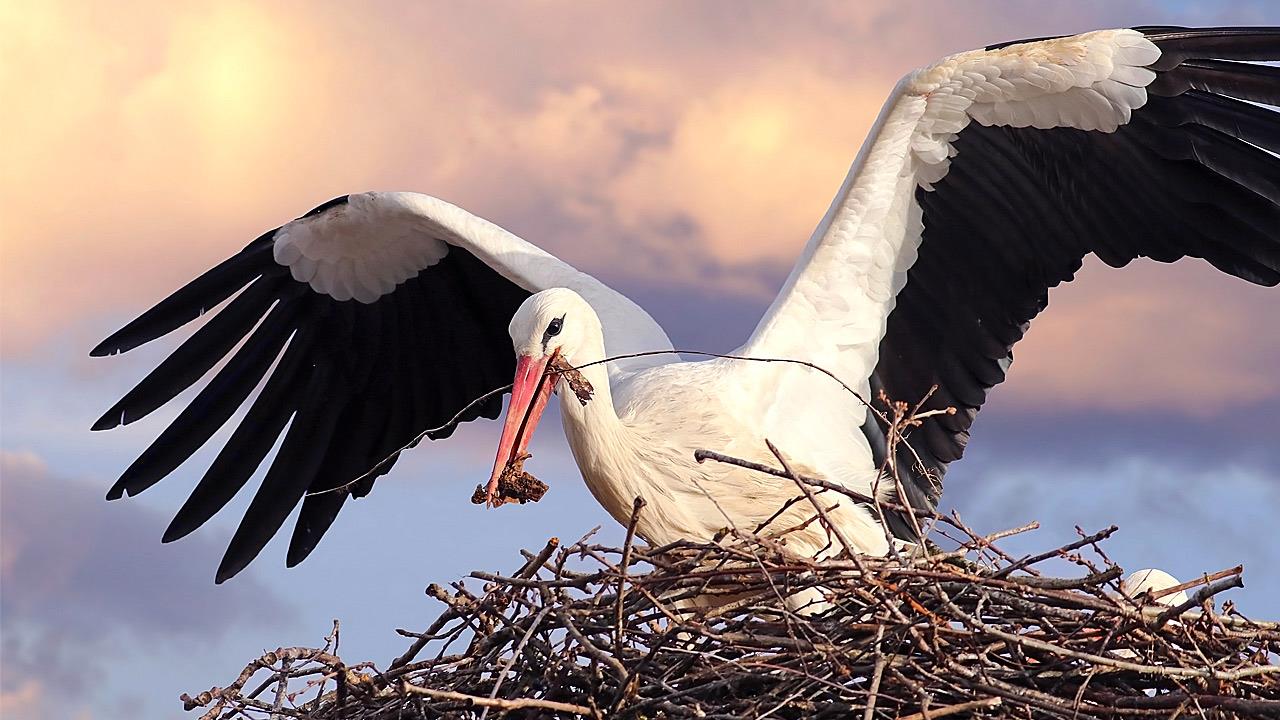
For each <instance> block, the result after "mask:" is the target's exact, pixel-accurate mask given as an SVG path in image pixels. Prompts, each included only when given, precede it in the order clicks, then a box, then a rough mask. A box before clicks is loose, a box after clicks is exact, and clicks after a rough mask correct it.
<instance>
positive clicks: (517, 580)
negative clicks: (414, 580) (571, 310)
mask: <svg viewBox="0 0 1280 720" xmlns="http://www.w3.org/2000/svg"><path fill="white" fill-rule="evenodd" d="M642 505H643V503H639V502H637V506H636V512H637V513H640V512H643V509H642ZM925 520H926V522H927V524H928V526H929V528H930V530H931V537H933V538H935V539H937V540H938V544H934V543H932V542H930V543H929V544H928V546H927V547H926V548H924V549H916V550H914V552H912V553H910V554H905V553H899V554H897V555H896V556H891V557H865V556H855V555H847V554H843V553H842V554H841V555H840V556H838V557H837V558H835V559H831V560H825V561H812V560H804V559H798V558H796V557H795V556H794V555H792V554H790V553H788V551H787V550H786V548H785V547H784V546H782V545H780V544H779V543H778V542H777V541H776V540H772V539H769V538H767V537H764V536H761V535H757V534H755V533H747V532H741V531H729V532H726V533H725V535H724V536H723V537H722V538H721V539H720V541H719V542H718V543H714V544H703V543H694V542H682V543H677V544H673V545H668V546H665V547H657V548H653V547H646V546H644V545H642V544H636V543H633V542H632V537H633V533H632V532H629V533H628V541H627V544H626V546H624V547H621V548H617V547H606V546H603V545H600V544H596V543H595V542H593V540H592V539H591V535H588V536H587V537H586V538H583V539H582V540H580V541H578V542H577V543H574V544H572V545H570V546H568V547H560V546H559V543H557V541H556V540H554V539H553V540H551V541H550V542H549V543H548V544H547V545H546V547H544V548H543V549H542V550H541V551H540V552H537V553H531V552H525V553H524V556H525V561H524V563H523V565H522V566H521V567H520V568H519V569H518V570H516V571H515V572H512V573H510V574H508V575H500V574H492V573H486V572H474V573H471V575H470V578H471V580H470V581H468V582H467V583H463V582H455V583H453V584H452V587H451V588H449V589H446V588H443V587H440V586H438V585H432V586H431V587H429V588H427V594H428V595H430V596H431V597H433V598H435V599H437V600H439V601H440V602H442V603H443V604H444V609H443V610H442V611H441V612H440V613H439V615H438V616H437V617H436V619H435V620H434V622H431V623H430V624H429V626H428V627H427V628H426V629H425V630H424V631H422V632H410V631H406V630H398V631H397V632H399V633H400V634H401V635H403V636H405V637H407V638H410V639H412V642H411V645H410V647H409V649H408V650H407V651H406V652H405V653H404V654H402V655H401V656H400V657H398V658H396V659H395V660H393V661H391V662H390V663H389V664H386V665H383V666H377V665H374V664H372V663H359V664H348V663H347V662H346V661H345V660H344V659H342V658H341V657H339V655H338V650H337V648H338V644H339V643H338V640H339V632H338V626H337V623H335V625H334V629H333V633H332V634H331V635H330V636H329V637H328V640H327V642H326V643H325V644H324V645H323V646H322V647H318V648H281V649H278V650H276V651H274V652H270V653H267V654H265V655H263V656H262V657H260V658H258V659H257V660H255V661H254V662H252V663H250V664H249V665H248V666H247V667H246V668H245V669H244V671H243V673H241V675H240V676H239V677H238V678H236V680H235V681H234V682H233V683H231V684H230V685H229V686H227V687H226V688H214V689H212V690H210V691H207V692H203V693H200V694H199V695H198V696H196V697H190V696H187V695H184V696H183V701H184V702H185V703H186V706H187V709H188V710H191V709H195V708H197V707H203V708H206V709H207V712H206V713H205V715H204V717H205V718H208V719H210V720H213V719H215V718H230V717H252V718H268V717H294V718H316V719H320V718H352V719H359V720H365V719H368V720H372V719H374V718H437V717H476V718H483V717H500V716H504V715H505V716H511V717H548V718H551V717H574V716H583V717H595V718H606V717H607V718H677V717H703V718H741V717H752V718H754V717H764V716H769V717H779V718H811V717H812V718H823V717H840V718H845V717H859V718H899V719H900V720H903V719H907V720H921V719H924V718H942V717H949V718H969V717H992V718H1039V717H1049V718H1119V717H1172V716H1181V715H1191V716H1196V717H1224V718H1226V717H1230V718H1263V717H1267V718H1275V717H1280V665H1277V664H1276V660H1277V657H1278V656H1277V653H1280V625H1278V624H1276V623H1267V622H1259V621H1254V620H1250V619H1248V618H1246V617H1244V616H1243V615H1241V614H1240V613H1239V612H1238V611H1237V610H1236V609H1235V608H1234V607H1233V606H1232V603H1231V602H1230V601H1227V602H1224V603H1221V606H1220V607H1217V608H1216V609H1215V607H1214V603H1215V596H1216V595H1218V594H1219V593H1221V592H1222V591H1224V590H1227V589H1230V588H1232V587H1238V586H1240V585H1241V576H1240V572H1241V569H1240V568H1232V569H1230V570H1225V571H1223V572H1220V573H1214V574H1212V575H1207V576H1205V577H1202V578H1200V579H1199V580H1198V581H1195V582H1192V583H1184V585H1186V586H1189V587H1188V588H1187V592H1188V594H1190V595H1191V597H1190V599H1189V600H1188V601H1187V602H1186V603H1182V604H1181V605H1179V606H1176V607H1168V606H1166V605H1162V604H1158V603H1156V602H1155V598H1154V597H1152V596H1150V595H1144V596H1143V597H1139V598H1129V597H1126V596H1123V595H1121V594H1120V593H1119V592H1118V585H1117V580H1118V578H1119V577H1120V576H1121V573H1122V571H1121V569H1120V568H1119V567H1117V566H1115V565H1114V564H1112V563H1111V562H1110V560H1108V559H1107V556H1106V554H1105V553H1104V551H1103V549H1102V547H1101V544H1102V543H1103V541H1104V540H1105V539H1106V538H1107V537H1108V536H1109V535H1110V534H1111V533H1112V532H1113V531H1114V530H1115V528H1114V527H1113V528H1108V529H1106V530H1103V531H1102V532H1099V533H1095V534H1093V535H1085V534H1084V533H1083V532H1081V533H1080V537H1079V538H1078V539H1076V540H1075V541H1074V542H1071V543H1068V544H1066V545H1063V546H1060V547H1057V548H1053V549H1052V550H1049V551H1047V552H1044V553H1040V554H1038V555H1035V556H1029V557H1021V558H1015V557H1012V556H1010V555H1008V554H1006V553H1005V552H1004V551H1002V550H1001V549H1000V547H999V542H1000V541H1001V539H1002V538H1004V537H1007V536H1008V535H1011V534H1016V533H1018V532H1026V531H1028V530H1030V529H1033V528H1034V524H1032V525H1029V526H1026V527H1024V528H1019V529H1018V530H1014V531H1006V532H1003V533H996V534H993V535H988V536H981V535H978V534H976V533H974V532H973V531H971V530H969V529H968V528H966V527H965V526H964V525H963V524H962V523H961V522H960V520H959V518H958V517H956V516H954V515H953V516H950V517H943V516H938V515H933V514H928V517H926V518H925ZM634 527H635V523H634V519H633V522H632V529H633V530H634ZM1063 560H1065V561H1066V563H1070V564H1066V563H1063ZM1049 563H1052V564H1053V565H1054V566H1055V567H1057V569H1058V570H1059V571H1060V574H1064V575H1068V576H1069V577H1049V576H1047V575H1046V574H1045V572H1043V570H1044V567H1045V565H1046V564H1049ZM1071 567H1074V568H1076V571H1075V572H1070V571H1068V572H1062V570H1063V568H1067V569H1068V570H1069V569H1070V568H1071ZM1180 587H1181V586H1180ZM811 588H816V589H817V591H816V592H819V593H821V594H822V595H823V596H825V597H826V599H827V601H828V602H829V603H830V607H829V608H827V609H825V610H824V611H822V612H820V613H817V614H815V613H814V612H812V609H810V610H809V611H806V610H804V609H801V610H799V611H797V610H796V609H795V608H794V607H793V606H794V605H796V601H795V599H794V596H795V594H796V593H797V592H800V591H804V590H806V589H811ZM809 592H810V593H811V594H812V593H814V592H815V591H813V590H810V591H809ZM1169 592H1172V590H1169V591H1166V592H1165V593H1164V594H1166V595H1167V594H1168V593H1169ZM789 598H790V600H789ZM699 608H700V609H699Z"/></svg>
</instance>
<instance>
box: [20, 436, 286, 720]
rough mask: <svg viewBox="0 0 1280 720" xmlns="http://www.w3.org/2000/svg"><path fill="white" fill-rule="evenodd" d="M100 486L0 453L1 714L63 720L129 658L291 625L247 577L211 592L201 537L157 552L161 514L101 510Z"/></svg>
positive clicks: (212, 557) (24, 456) (209, 547)
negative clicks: (244, 630)
mask: <svg viewBox="0 0 1280 720" xmlns="http://www.w3.org/2000/svg"><path fill="white" fill-rule="evenodd" d="M101 490H102V489H101V488H100V487H96V486H92V485H89V484H87V483H84V482H80V481H76V480H69V479H65V478H61V477H58V476H56V475H52V474H50V473H49V471H48V470H47V468H46V467H45V464H44V463H43V462H42V461H41V459H40V458H38V457H36V456H35V455H33V454H30V453H17V452H10V451H0V494H2V495H3V502H0V548H2V549H3V552H2V554H0V604H2V605H3V606H4V623H5V632H4V639H3V641H2V643H3V653H4V658H5V674H4V679H3V683H0V693H2V697H3V702H4V703H5V704H6V706H9V705H14V706H21V707H28V706H29V707H38V708H45V709H46V710H47V711H48V712H49V713H50V716H51V717H52V716H65V713H66V712H68V711H72V710H75V709H77V708H80V707H81V706H82V705H85V704H87V703H89V702H90V701H91V700H92V701H93V702H97V701H98V700H100V698H97V697H95V695H94V693H95V692H96V687H95V686H96V684H97V682H96V681H95V679H94V678H95V677H101V676H103V675H105V674H108V673H110V672H111V670H112V669H113V668H114V667H117V666H119V664H120V663H125V662H127V660H126V659H127V657H128V656H129V655H130V653H132V652H149V653H158V652H163V648H169V649H173V648H175V647H179V646H180V645H181V644H190V643H195V644H197V645H199V646H201V647H206V648H207V647H208V646H209V644H210V643H215V644H216V643H217V642H218V641H219V639H221V638H223V637H224V636H225V635H227V634H228V633H230V632H232V630H233V629H234V628H237V627H242V626H246V625H247V626H263V627H272V626H275V627H278V626H279V625H280V624H282V623H285V622H286V621H287V618H288V617H289V613H288V612H287V610H286V606H285V603H284V602H283V601H282V600H281V599H280V598H279V597H278V596H276V595H275V594H274V593H272V592H270V591H268V590H267V589H266V588H265V587H264V586H262V585H261V584H260V583H258V582H257V581H256V580H254V579H253V578H252V576H250V577H249V578H247V579H246V581H245V582H243V583H234V584H231V585H228V586H214V585H213V584H212V582H210V580H209V577H208V569H209V568H210V567H213V566H214V565H215V564H216V560H217V558H218V556H219V551H218V547H217V546H216V545H215V544H214V542H212V541H211V540H210V539H209V538H208V537H205V536H201V537H193V538H191V539H190V540H188V541H184V542H183V543H180V544H178V545H176V546H162V545H161V544H160V543H159V542H158V538H159V536H160V532H161V530H162V529H163V527H164V524H165V518H163V517H161V516H160V515H159V514H158V513H156V512H155V511H151V510H146V509H143V508H142V507H140V506H136V505H135V506H132V507H129V508H112V510H114V512H108V511H107V510H108V509H107V508H106V506H105V503H104V502H103V501H102V500H101V495H102V492H101ZM206 535H207V533H206ZM139 648H147V650H145V651H141V650H139ZM108 659H110V662H108ZM138 687H139V685H137V684H135V685H134V687H133V688H132V690H136V689H137V688H138ZM53 688H56V691H55V690H53ZM55 709H56V710H57V711H58V712H57V713H56V714H55V713H54V710H55ZM21 714H22V715H23V716H26V717H34V716H35V715H32V714H30V713H27V712H23V713H21ZM6 715H8V714H7V713H6Z"/></svg>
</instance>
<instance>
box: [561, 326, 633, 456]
mask: <svg viewBox="0 0 1280 720" xmlns="http://www.w3.org/2000/svg"><path fill="white" fill-rule="evenodd" d="M593 350H594V349H593ZM577 355H578V356H579V357H588V358H590V359H589V360H581V359H578V357H575V358H574V360H573V363H574V364H575V365H576V366H578V367H581V368H582V369H581V370H580V371H579V372H581V373H582V375H583V377H585V378H586V380H587V382H589V383H591V389H592V394H591V399H590V400H588V401H587V403H586V404H585V405H584V404H583V403H582V402H581V401H580V400H579V399H578V396H577V395H575V394H574V392H573V389H572V388H571V387H569V382H568V381H567V380H565V379H564V378H560V379H559V380H558V381H557V384H556V390H557V392H558V393H559V395H560V414H561V416H562V417H563V418H564V425H565V431H566V432H567V433H569V434H570V436H571V437H570V441H571V442H572V441H573V440H574V437H575V436H576V437H580V438H587V437H591V438H593V439H594V440H595V441H596V442H600V441H604V440H610V439H613V440H616V439H618V437H617V436H618V435H619V434H620V433H624V432H626V428H625V427H624V426H623V424H622V421H621V420H619V419H618V412H617V410H616V409H614V407H613V388H612V387H610V385H609V371H608V370H607V369H606V365H605V363H599V364H597V365H592V364H590V363H592V362H595V361H597V360H600V359H603V358H604V343H603V341H602V342H601V343H600V347H599V348H598V352H586V353H578V354H577Z"/></svg>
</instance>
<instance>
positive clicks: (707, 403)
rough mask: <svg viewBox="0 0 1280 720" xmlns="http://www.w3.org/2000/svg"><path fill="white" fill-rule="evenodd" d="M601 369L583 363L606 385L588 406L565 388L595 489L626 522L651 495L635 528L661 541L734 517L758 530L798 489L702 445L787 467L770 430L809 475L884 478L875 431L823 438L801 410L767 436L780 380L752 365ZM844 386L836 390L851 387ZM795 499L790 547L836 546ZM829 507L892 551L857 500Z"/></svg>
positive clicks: (870, 543) (810, 551) (879, 548)
mask: <svg viewBox="0 0 1280 720" xmlns="http://www.w3.org/2000/svg"><path fill="white" fill-rule="evenodd" d="M601 367H602V366H592V367H588V368H587V369H586V370H584V372H585V373H587V374H588V379H589V380H590V381H591V382H592V385H593V386H594V387H597V388H600V391H599V392H598V393H597V395H596V396H595V397H594V398H592V400H591V401H590V402H588V403H587V404H586V405H582V404H581V403H579V402H578V400H577V398H576V397H575V396H574V394H573V392H572V391H570V390H569V389H568V388H567V387H562V388H560V410H561V418H562V420H563V423H564V430H565V437H566V438H567V439H568V441H569V447H570V449H571V450H572V451H573V456H574V459H575V460H576V461H577V464H578V468H579V469H580V470H581V472H582V477H583V480H584V481H585V482H586V484H587V488H588V489H589V490H590V491H591V494H592V495H593V496H594V497H595V498H596V500H597V501H599V502H600V504H601V505H602V506H603V507H604V508H605V510H607V511H608V512H609V514H610V515H611V516H613V518H614V519H615V520H617V521H618V522H620V523H622V524H624V525H625V524H627V523H628V522H629V519H630V516H631V513H632V503H633V501H634V499H635V498H637V497H639V498H642V499H643V500H644V501H645V503H646V508H645V510H644V512H643V513H641V515H640V517H639V521H638V523H637V527H636V530H637V532H638V533H639V534H640V535H641V537H644V538H645V539H647V540H648V541H650V542H652V543H656V544H665V543H669V542H675V541H677V540H681V539H697V540H709V539H711V538H712V537H714V536H715V535H716V534H717V533H719V532H721V531H723V530H725V529H726V528H729V527H730V526H735V527H739V528H741V529H743V530H747V531H750V530H754V529H755V528H756V527H758V526H759V525H760V524H761V523H763V522H764V521H765V520H767V519H768V518H769V517H770V515H772V514H773V513H774V512H775V511H776V510H778V509H779V508H781V507H782V506H783V505H784V504H785V503H787V502H788V501H789V500H792V499H794V498H795V497H796V496H797V495H798V493H799V491H798V489H797V488H796V486H795V485H794V484H792V483H790V482H786V481H781V482H780V481H779V480H778V478H775V477H771V476H767V475H761V474H760V473H758V472H753V471H750V470H746V469H743V468H741V467H737V466H734V465H726V464H722V463H699V462H697V461H696V460H695V459H694V452H695V451H696V450H699V449H716V450H718V451H720V452H724V453H727V454H729V455H732V456H734V457H740V458H743V459H749V460H757V461H760V462H768V463H772V464H775V465H776V463H777V460H776V459H775V458H772V457H771V456H770V453H769V451H768V450H767V447H766V444H765V440H766V439H770V440H772V441H774V442H775V444H777V445H778V446H780V447H782V448H786V452H787V454H788V457H789V458H791V459H793V460H794V461H795V466H796V467H797V468H799V469H800V470H803V471H805V473H806V474H810V475H814V476H819V477H830V478H840V479H841V481H842V482H844V483H846V484H848V485H849V486H850V487H851V489H854V490H857V491H858V492H860V493H862V494H864V495H871V494H872V493H873V492H874V489H873V488H874V487H876V486H878V485H879V483H878V482H877V477H878V471H877V468H876V466H875V464H874V463H873V462H872V456H871V455H872V454H871V449H870V446H869V445H868V444H867V443H866V441H865V439H862V438H852V440H853V441H852V442H849V441H847V440H848V439H846V441H845V442H840V443H836V444H835V448H832V447H822V446H821V445H822V439H823V438H825V437H828V435H827V433H825V432H823V433H816V432H813V431H812V428H806V427H805V425H806V423H805V422H804V420H803V419H801V418H796V423H795V428H794V430H793V431H792V432H783V433H781V434H779V435H774V436H773V437H771V438H767V434H766V433H765V432H764V430H763V429H762V427H761V426H760V423H759V422H758V421H759V419H760V417H761V415H760V414H759V413H758V412H756V411H757V410H758V409H759V408H760V406H761V405H763V404H767V403H768V402H769V397H768V396H769V395H770V394H771V393H770V386H769V385H766V384H761V383H760V382H759V378H758V377H753V375H754V374H755V373H753V372H752V371H753V370H754V368H751V367H749V366H748V365H744V364H743V363H742V362H734V361H732V360H723V359H716V360H704V361H700V362H673V363H668V364H665V365H661V366H657V367H653V368H648V369H644V370H639V371H636V372H634V373H628V374H619V375H617V376H615V377H614V378H609V377H608V373H606V372H605V371H604V370H602V369H599V368H601ZM787 371H791V372H798V371H800V370H799V368H794V369H791V370H784V372H787ZM559 382H561V383H564V381H563V380H561V381H559ZM828 382H831V383H832V385H834V381H830V380H828ZM836 388H837V391H836V392H832V391H831V390H830V389H828V394H830V395H833V396H836V397H839V396H840V395H844V393H843V392H840V391H839V390H838V386H836ZM846 397H847V398H848V400H849V401H851V403H853V402H857V400H856V398H854V397H853V396H851V395H846ZM841 400H843V398H841ZM851 403H849V404H851ZM837 404H844V403H837ZM851 410H852V408H851ZM813 413H814V415H813V417H815V418H821V417H830V415H829V414H826V413H824V412H822V411H821V410H819V409H817V408H814V409H813ZM815 441H816V442H815ZM833 449H835V450H838V452H837V453H833V452H832V450H833ZM793 508H794V510H793V511H791V512H789V513H787V514H785V515H783V516H781V517H779V518H778V519H777V520H776V521H775V522H773V523H770V528H771V529H772V530H774V531H784V530H788V529H792V532H788V533H786V542H787V544H788V545H789V546H790V547H791V548H793V549H794V550H796V551H797V552H798V553H801V554H803V555H806V556H814V555H818V554H821V552H822V551H824V549H827V548H832V547H833V545H832V543H831V539H830V538H828V537H827V535H826V533H825V532H823V529H822V527H821V525H819V524H817V523H810V524H809V525H807V526H806V527H804V528H802V529H799V530H794V528H796V527H797V526H799V525H802V524H803V523H804V521H805V520H807V519H809V518H810V517H811V516H812V514H813V510H812V509H811V508H809V507H808V506H805V505H793ZM824 508H825V509H828V514H829V516H830V517H831V518H832V520H833V522H837V523H839V524H840V525H841V530H842V531H843V532H844V534H845V536H846V537H847V538H848V539H850V541H851V542H854V543H856V544H858V545H859V547H858V548H857V549H858V550H860V551H862V552H868V553H883V552H884V550H885V548H886V545H885V532H884V530H883V529H882V528H881V527H880V526H879V525H877V524H876V523H875V522H874V521H873V520H872V518H871V516H870V514H869V513H868V512H867V511H866V510H865V509H863V508H858V507H855V506H854V505H852V504H851V503H850V502H849V501H848V500H847V499H845V500H844V502H843V503H842V502H840V501H838V500H835V499H832V500H831V502H829V503H825V504H824Z"/></svg>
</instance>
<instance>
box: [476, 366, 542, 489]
mask: <svg viewBox="0 0 1280 720" xmlns="http://www.w3.org/2000/svg"><path fill="white" fill-rule="evenodd" d="M550 360H551V358H550V357H549V356H548V357H543V358H541V359H539V360H534V359H533V358H531V357H529V356H528V355H523V356H521V357H520V361H519V362H518V363H516V378H515V381H514V382H513V383H512V385H511V404H510V405H508V406H507V418H506V424H505V425H503V427H502V439H501V440H499V441H498V457H497V458H495V459H494V461H493V475H492V476H491V477H490V478H489V485H488V486H487V487H486V488H485V504H486V505H488V506H490V507H495V505H494V502H493V501H494V494H495V493H496V492H497V489H498V478H499V477H500V476H501V475H502V471H503V470H504V469H506V467H507V464H508V463H509V462H511V461H512V460H513V459H515V458H519V457H523V456H524V454H525V450H527V449H528V447H529V438H531V437H533V430H534V428H536V427H537V426H538V420H540V419H541V418H542V411H543V410H545V409H546V407H547V399H548V398H550V397H551V391H552V389H554V388H555V383H554V382H552V380H551V378H549V377H547V373H546V370H547V363H548V362H550Z"/></svg>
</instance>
